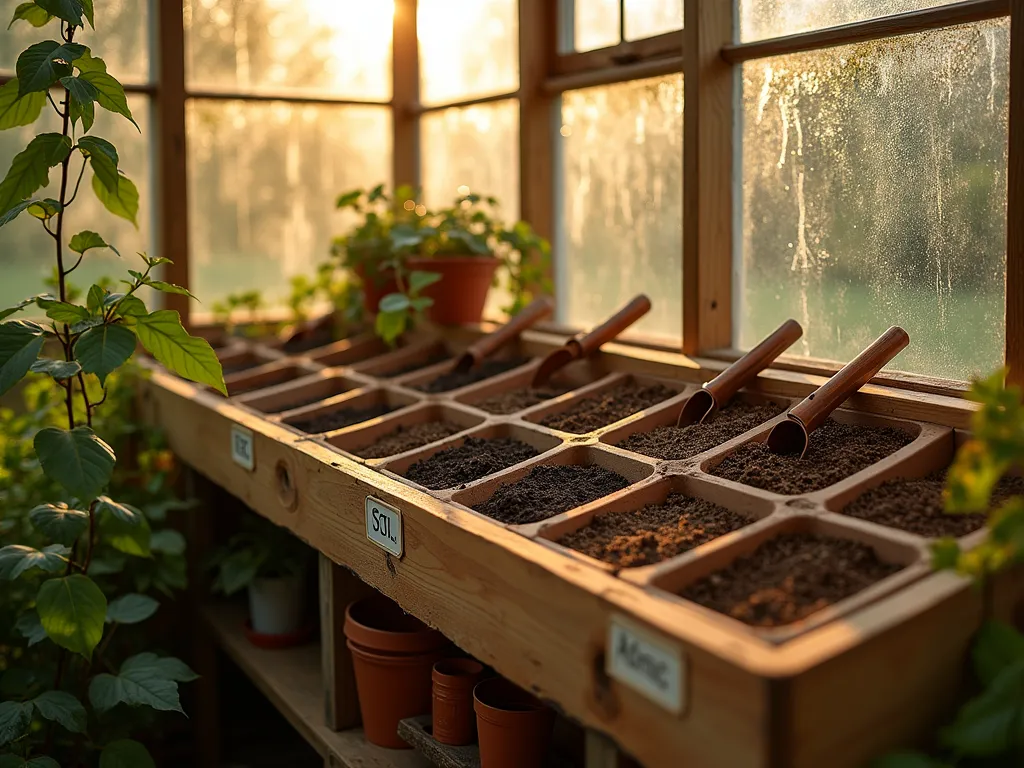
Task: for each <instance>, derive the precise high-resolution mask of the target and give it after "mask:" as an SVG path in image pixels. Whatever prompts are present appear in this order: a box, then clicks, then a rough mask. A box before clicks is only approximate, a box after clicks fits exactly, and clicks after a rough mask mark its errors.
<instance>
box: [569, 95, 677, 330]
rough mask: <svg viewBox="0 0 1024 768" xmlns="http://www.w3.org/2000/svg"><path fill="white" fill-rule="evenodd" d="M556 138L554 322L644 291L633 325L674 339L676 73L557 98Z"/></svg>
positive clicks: (587, 318)
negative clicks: (643, 308) (640, 314)
mask: <svg viewBox="0 0 1024 768" xmlns="http://www.w3.org/2000/svg"><path fill="white" fill-rule="evenodd" d="M561 134H562V136H563V137H565V138H564V139H563V141H562V156H563V158H564V160H563V178H564V191H563V193H562V207H563V208H562V209H563V211H564V214H563V221H564V230H563V231H562V232H561V233H560V242H559V248H558V255H559V263H558V264H557V270H556V274H557V277H556V285H557V290H558V307H559V319H560V320H561V321H562V322H564V323H567V324H571V325H574V326H591V325H593V324H595V323H598V322H600V321H601V320H604V319H605V318H606V317H607V316H608V315H609V314H611V313H612V312H613V311H614V310H615V309H616V308H617V307H618V306H619V305H621V304H623V303H625V302H626V301H628V300H629V299H630V298H632V297H633V295H634V294H636V293H639V292H644V293H646V294H647V295H648V296H649V297H650V298H651V303H652V304H653V308H652V309H651V312H650V313H649V314H648V315H647V316H646V317H645V318H644V319H643V320H642V321H641V322H640V323H638V324H637V325H636V326H634V328H635V329H636V330H637V331H640V332H643V333H646V334H648V335H652V336H661V337H665V338H666V339H672V340H678V339H679V338H680V337H681V335H682V309H681V307H682V300H683V297H682V293H683V276H682V265H683V259H682V252H683V240H682V234H683V77H682V75H668V76H666V77H659V78H651V79H648V80H637V81H633V82H629V83H621V84H618V85H610V86H601V87H598V88H588V89H586V90H580V91H570V92H568V93H566V94H564V96H563V97H562V128H561Z"/></svg>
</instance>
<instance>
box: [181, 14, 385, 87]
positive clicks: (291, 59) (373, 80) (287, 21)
mask: <svg viewBox="0 0 1024 768" xmlns="http://www.w3.org/2000/svg"><path fill="white" fill-rule="evenodd" d="M394 7H395V6H394V0H372V1H369V2H368V1H367V0H185V55H186V64H187V76H188V86H189V87H190V88H210V89H224V90H239V91H244V92H248V91H257V92H258V91H272V92H278V93H281V92H286V93H316V94H330V95H332V96H338V97H340V98H350V99H375V100H381V101H386V100H387V99H390V98H391V32H392V20H393V18H394Z"/></svg>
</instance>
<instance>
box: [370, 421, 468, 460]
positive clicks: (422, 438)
mask: <svg viewBox="0 0 1024 768" xmlns="http://www.w3.org/2000/svg"><path fill="white" fill-rule="evenodd" d="M464 429H465V427H460V426H459V425H458V424H452V423H451V422H448V421H425V422H420V423H419V424H409V425H400V426H399V427H397V428H396V429H393V430H392V431H390V432H388V433H387V434H385V435H383V436H382V437H380V438H378V439H377V440H375V441H374V442H372V443H370V444H369V445H366V446H363V447H362V448H356V449H354V450H352V453H354V454H355V455H356V456H359V457H360V458H362V459H383V458H385V457H387V456H395V455H397V454H399V453H405V452H406V451H412V450H415V449H416V448H420V447H422V446H424V445H428V444H429V443H433V442H436V441H438V440H444V439H445V438H446V437H451V436H452V435H454V434H456V433H458V432H461V431H462V430H464Z"/></svg>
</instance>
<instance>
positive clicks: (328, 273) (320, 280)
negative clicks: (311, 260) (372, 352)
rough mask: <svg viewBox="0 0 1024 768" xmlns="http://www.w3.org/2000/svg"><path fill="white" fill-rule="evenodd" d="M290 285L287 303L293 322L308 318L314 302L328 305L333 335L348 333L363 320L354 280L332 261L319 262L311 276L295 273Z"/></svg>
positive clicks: (337, 336)
mask: <svg viewBox="0 0 1024 768" xmlns="http://www.w3.org/2000/svg"><path fill="white" fill-rule="evenodd" d="M291 287H292V290H291V295H290V296H289V297H288V306H289V308H290V309H291V311H292V323H293V324H298V323H302V322H305V321H307V320H309V318H310V316H311V314H312V312H313V309H314V308H315V307H316V306H317V305H318V304H328V305H329V306H330V307H331V310H332V314H333V317H334V337H335V338H336V339H341V338H345V337H346V336H348V335H350V334H351V332H352V331H353V330H354V329H356V328H359V327H360V326H361V325H362V324H363V322H364V316H363V302H362V298H361V295H360V291H359V285H358V283H357V282H356V281H354V280H351V279H348V278H347V277H345V276H343V275H341V274H340V272H339V270H338V269H337V266H336V265H335V263H334V262H332V261H325V262H323V263H321V264H319V265H318V266H317V268H316V273H315V275H314V277H313V278H312V279H310V278H308V277H306V276H305V275H296V276H295V277H293V278H292V280H291Z"/></svg>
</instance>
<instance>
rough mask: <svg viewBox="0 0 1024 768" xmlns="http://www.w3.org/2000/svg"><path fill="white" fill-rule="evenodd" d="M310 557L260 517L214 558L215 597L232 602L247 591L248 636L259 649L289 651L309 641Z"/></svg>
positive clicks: (285, 533)
mask: <svg viewBox="0 0 1024 768" xmlns="http://www.w3.org/2000/svg"><path fill="white" fill-rule="evenodd" d="M308 555H309V549H308V547H306V546H305V545H304V544H303V543H302V542H301V541H299V540H298V539H296V538H295V537H294V536H292V535H291V534H290V533H289V532H288V531H287V530H286V529H284V528H281V527H279V526H276V525H274V524H273V523H270V522H268V521H266V520H264V519H263V518H260V517H257V516H255V515H252V516H251V518H250V519H248V520H247V521H246V525H245V527H244V529H243V530H242V531H240V532H239V533H237V534H235V535H234V536H232V537H231V539H230V540H229V541H228V544H227V546H225V547H223V548H221V549H220V550H218V551H217V552H216V553H215V554H214V557H213V560H212V565H213V567H214V568H215V569H216V572H217V573H216V577H215V578H214V582H213V589H214V591H215V592H220V593H221V594H224V595H227V596H231V595H234V594H236V593H238V592H240V591H241V590H243V589H248V595H249V623H248V626H247V627H246V632H247V635H248V637H249V641H250V642H252V643H253V644H254V645H257V646H260V647H272V648H285V647H290V646H293V645H297V644H299V643H302V642H304V641H305V640H307V639H308V638H309V634H310V632H309V630H311V629H312V624H311V623H310V622H307V621H306V620H305V619H306V617H305V616H304V611H303V608H304V605H305V600H304V595H305V574H306V565H307V563H308Z"/></svg>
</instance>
